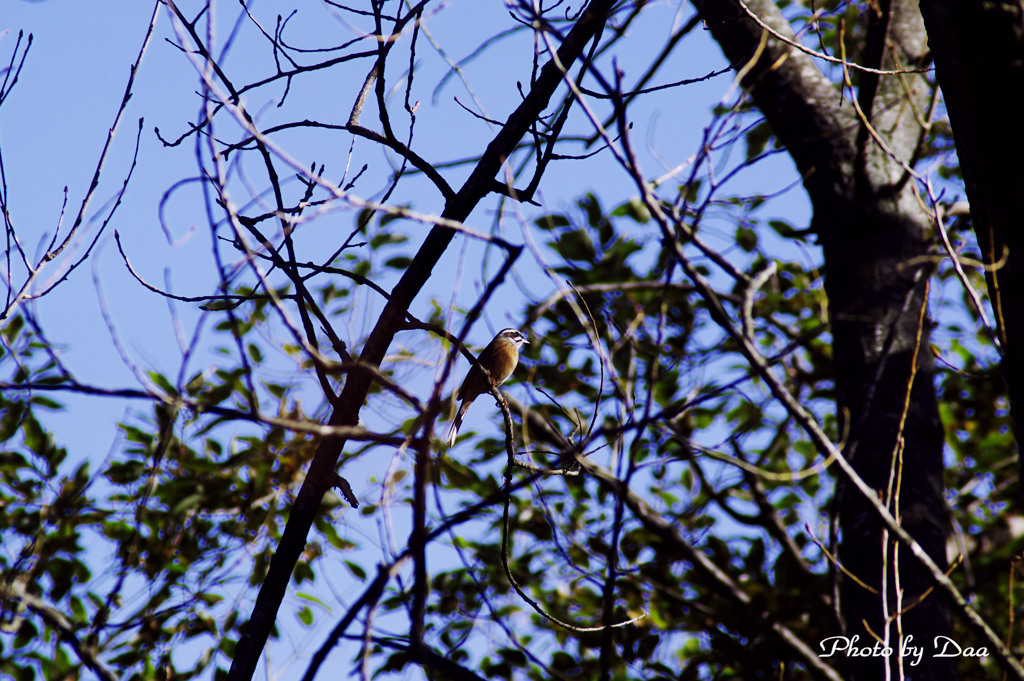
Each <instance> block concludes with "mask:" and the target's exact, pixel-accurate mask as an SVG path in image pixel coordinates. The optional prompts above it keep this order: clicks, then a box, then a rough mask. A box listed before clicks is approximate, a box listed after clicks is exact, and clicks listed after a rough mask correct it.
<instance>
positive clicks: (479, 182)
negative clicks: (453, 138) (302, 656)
mask: <svg viewBox="0 0 1024 681" xmlns="http://www.w3.org/2000/svg"><path fill="white" fill-rule="evenodd" d="M613 4H614V3H613V2H612V0H593V2H591V3H590V4H589V5H588V6H587V8H586V9H585V10H584V11H583V12H582V13H581V14H580V18H579V20H578V21H577V22H576V24H575V25H574V26H573V28H572V30H571V31H570V32H569V34H568V35H567V36H566V39H565V42H564V43H562V45H561V47H560V48H559V50H558V60H557V61H558V63H559V64H562V65H564V66H565V68H569V67H571V65H572V64H574V63H575V62H576V61H577V60H578V59H579V57H580V55H581V54H582V52H583V48H584V47H585V46H586V44H587V43H588V42H589V41H590V40H591V39H592V38H593V36H594V35H596V34H597V33H598V32H599V31H600V30H601V29H602V28H603V27H604V24H605V22H606V21H607V19H608V15H609V13H610V12H611V8H612V5H613ZM562 76H563V74H562V70H561V68H560V67H559V66H558V65H557V64H556V62H555V61H554V60H552V61H549V62H548V63H547V64H545V66H544V68H543V69H542V70H541V74H540V77H539V78H538V79H537V81H536V83H535V84H534V87H533V89H532V90H531V91H530V93H529V94H528V95H527V96H526V98H525V99H524V100H523V102H522V103H521V104H520V105H519V107H518V108H516V110H515V111H513V112H512V114H511V115H510V116H509V118H508V120H507V121H506V123H505V125H504V126H503V127H502V128H501V130H500V131H499V132H498V134H497V135H496V136H495V137H494V139H493V140H492V141H491V143H490V144H488V146H487V150H486V151H485V152H484V154H483V156H482V157H481V159H480V161H479V162H478V163H477V165H476V167H475V168H474V169H473V172H472V173H471V174H470V176H469V178H468V179H467V180H466V182H465V184H464V185H463V186H462V188H461V189H460V190H459V191H458V192H457V193H456V195H455V196H454V197H453V198H452V199H449V200H448V201H447V203H446V205H445V209H444V212H443V213H442V216H443V217H444V218H446V219H449V220H456V221H460V222H461V221H464V220H465V219H466V218H468V217H469V214H470V213H471V212H472V211H473V209H474V208H475V207H476V205H477V204H478V203H479V202H480V200H481V199H483V198H484V196H486V195H487V194H488V193H489V192H490V190H491V187H492V186H493V182H494V178H495V176H496V175H497V174H498V171H499V170H500V169H501V166H502V164H503V163H504V162H505V159H506V158H507V157H508V156H509V154H511V153H512V151H513V150H514V149H515V147H516V145H517V144H518V143H519V142H520V140H521V139H522V138H523V136H524V135H525V134H526V132H527V131H528V130H529V127H530V126H531V125H532V124H533V123H534V122H535V121H536V120H537V117H538V116H539V115H540V114H541V112H543V111H544V110H545V109H546V108H547V106H548V102H549V101H550V100H551V97H552V95H553V94H554V92H555V90H556V89H557V88H558V87H559V86H560V85H561V82H562ZM454 236H455V232H454V231H452V230H451V229H447V228H443V227H437V226H435V227H433V228H432V229H431V230H430V233H429V234H428V236H427V238H426V240H425V241H424V242H423V245H422V246H421V247H420V249H419V251H418V252H417V253H416V255H415V257H414V258H413V260H412V263H411V264H410V265H409V268H408V269H407V270H406V272H405V274H404V275H403V276H402V278H401V280H400V281H399V282H398V284H397V285H396V286H395V289H394V291H392V294H391V299H390V300H389V301H388V303H387V305H385V307H384V310H383V311H382V312H381V315H380V318H379V319H378V320H377V324H376V326H375V327H374V328H373V330H372V331H371V332H370V336H369V338H368V339H367V341H366V346H365V347H364V349H363V352H362V354H361V355H360V362H361V363H363V364H365V365H369V366H370V367H374V368H376V367H378V366H379V365H380V363H381V361H382V360H383V359H384V356H385V353H386V352H387V349H388V347H389V346H390V345H391V341H392V340H393V338H394V336H395V333H396V332H397V331H398V330H399V329H400V328H402V324H403V321H404V319H405V315H406V312H407V311H408V309H409V305H410V304H411V303H412V300H413V298H414V297H415V296H416V294H417V293H419V291H420V289H421V288H422V287H423V285H424V284H425V283H426V281H427V279H428V278H429V277H430V274H431V271H432V270H433V267H434V265H435V264H436V263H437V261H438V260H439V259H440V257H441V255H442V254H443V253H444V251H445V250H446V249H447V247H448V244H449V243H450V242H451V240H452V238H453V237H454ZM372 380H373V373H372V372H369V371H366V372H353V373H352V374H351V375H350V376H349V378H348V380H347V381H346V383H345V388H344V390H343V391H342V393H341V395H340V396H339V398H338V402H337V406H336V407H335V409H334V412H333V413H332V414H331V418H330V420H329V423H330V425H332V426H337V425H355V424H357V423H358V421H359V410H360V408H361V407H362V405H363V402H364V401H365V399H366V395H367V393H368V391H369V389H370V385H371V383H372ZM344 445H345V439H344V438H341V437H330V436H329V437H325V438H324V439H323V440H322V441H321V443H320V446H319V447H318V448H317V452H316V455H315V456H314V458H313V462H312V464H311V465H310V469H309V474H308V475H307V476H306V480H305V481H304V482H303V485H302V488H301V489H300V490H299V493H298V496H297V498H296V500H295V504H294V506H293V507H292V509H291V513H290V515H289V517H288V524H287V525H286V526H285V529H284V533H283V535H282V537H281V542H280V544H279V545H278V548H277V551H276V552H275V554H274V557H273V559H272V560H271V563H270V569H269V570H268V572H267V577H266V579H265V580H264V582H263V585H262V586H261V588H260V592H259V595H258V596H257V598H256V604H255V606H254V607H253V612H252V617H251V618H250V620H249V623H248V625H247V626H246V628H245V633H244V634H243V635H242V638H241V640H239V642H238V646H237V647H236V649H235V656H234V659H233V660H232V664H231V669H230V671H229V672H228V679H229V681H248V680H249V679H251V678H252V675H253V673H254V672H255V670H256V664H257V662H258V661H259V658H260V655H261V654H262V652H263V648H264V646H265V645H266V642H267V638H268V636H269V635H270V631H271V629H273V626H274V621H275V620H276V618H277V611H278V608H279V607H280V605H281V601H282V599H283V598H284V595H285V592H286V591H287V588H288V582H289V581H290V579H291V574H292V569H293V568H294V567H295V563H296V561H297V560H298V557H299V555H300V554H301V552H302V550H303V549H304V548H305V545H306V536H307V535H308V533H309V528H310V527H311V526H312V524H313V519H314V518H315V517H316V514H317V511H318V509H319V507H320V502H321V500H322V499H323V495H324V494H325V493H326V491H327V490H328V489H329V488H330V485H331V483H332V481H333V480H334V479H336V477H337V474H336V472H335V466H336V465H337V462H338V458H339V457H340V456H341V451H342V449H343V447H344Z"/></svg>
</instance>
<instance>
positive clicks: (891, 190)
mask: <svg viewBox="0 0 1024 681" xmlns="http://www.w3.org/2000/svg"><path fill="white" fill-rule="evenodd" d="M694 4H695V5H696V6H697V9H698V11H699V12H700V13H701V15H702V17H703V18H704V20H705V21H706V23H707V25H708V27H709V29H710V30H711V33H712V35H713V36H714V38H715V40H717V41H718V43H719V44H720V45H721V47H722V50H723V51H724V52H725V54H726V56H727V58H728V59H729V60H730V61H731V62H732V64H733V66H734V68H736V69H741V68H744V67H749V70H748V72H747V74H746V76H745V77H744V79H743V85H744V87H745V88H747V90H748V91H749V92H750V94H751V96H752V98H753V100H754V102H755V103H756V104H757V106H758V108H759V109H760V110H761V112H762V113H763V114H764V116H765V118H766V119H767V121H768V123H769V124H770V125H771V126H772V129H773V131H774V132H775V134H776V136H777V137H778V138H779V140H780V141H781V142H782V143H783V144H784V145H785V147H786V149H787V150H788V151H789V153H790V154H791V155H792V157H793V159H794V161H795V162H796V166H797V168H798V170H799V171H800V173H801V175H802V177H803V182H804V186H805V188H806V190H807V192H808V194H809V196H810V199H811V203H812V206H813V209H814V217H813V219H812V224H811V227H812V229H813V230H814V231H815V232H816V233H817V235H818V237H819V240H820V243H821V244H822V247H823V249H824V257H825V270H826V283H825V288H826V292H827V293H828V297H829V314H830V318H831V322H832V334H833V343H834V345H833V350H834V353H833V354H834V360H835V381H836V397H837V411H838V415H839V421H840V423H841V424H843V429H844V433H843V435H844V436H845V449H844V451H845V453H846V455H847V456H848V457H849V458H850V459H851V460H852V462H853V464H854V466H855V468H856V469H857V471H858V473H859V474H860V476H861V477H863V478H864V480H865V481H866V482H867V483H868V484H869V485H870V486H871V487H872V488H873V489H875V490H876V491H877V492H878V494H879V496H880V498H883V499H887V500H888V503H889V506H890V509H892V510H893V511H894V513H895V514H896V516H897V517H898V518H901V519H902V522H903V525H904V527H905V528H906V529H907V531H908V532H909V533H910V534H911V535H912V536H913V537H915V538H916V539H917V541H918V542H920V544H921V545H922V546H923V547H924V548H925V550H926V551H927V552H928V553H929V555H930V556H931V557H932V558H933V559H934V560H935V561H936V563H938V564H939V565H943V566H944V565H945V564H946V559H945V542H946V536H947V534H948V530H947V526H948V521H947V516H946V508H945V502H944V499H943V493H942V444H943V432H942V424H941V422H940V420H939V414H938V404H937V399H936V392H935V384H934V367H933V364H932V357H931V354H930V352H929V351H928V327H929V324H928V318H927V291H928V288H927V283H928V279H929V275H930V269H929V268H928V267H927V266H926V265H923V264H920V263H917V264H915V260H914V259H915V258H916V257H917V256H921V255H924V254H925V253H926V252H927V247H928V244H927V235H928V230H929V222H928V217H927V215H926V214H925V213H924V211H922V210H921V208H920V206H919V205H918V202H917V199H916V198H915V197H914V196H913V194H912V191H911V190H912V187H911V183H910V181H909V178H908V177H907V176H906V173H905V172H904V169H903V167H902V166H901V163H900V161H902V162H909V161H910V159H911V158H912V157H913V155H914V152H915V150H916V149H917V147H918V145H919V144H920V142H921V140H922V138H923V135H924V130H923V127H922V125H921V124H920V122H919V118H918V116H917V115H915V112H917V113H920V114H921V115H923V112H926V111H927V109H928V103H929V99H930V97H931V96H932V89H931V88H930V86H929V84H928V83H927V82H926V80H925V79H924V78H922V77H919V76H917V75H916V74H902V75H901V76H880V75H876V74H871V73H867V72H863V71H861V72H856V73H854V74H851V78H852V79H853V80H854V82H856V84H857V86H858V87H857V92H856V95H855V97H856V99H855V100H853V101H851V93H850V91H849V89H847V91H846V92H845V93H843V92H840V89H839V87H837V86H836V85H835V84H834V83H832V82H831V81H830V80H829V79H828V78H827V77H826V76H825V75H824V74H823V73H822V72H821V70H820V69H819V68H818V66H817V65H816V63H815V62H814V59H813V58H812V57H810V56H809V55H807V54H805V53H803V52H800V51H798V50H795V49H793V48H792V47H790V46H788V45H786V44H785V43H783V42H782V41H780V40H778V39H776V38H773V37H769V38H768V40H767V44H766V45H765V48H764V49H763V51H762V52H761V53H760V56H759V58H758V60H757V62H756V63H754V64H752V65H751V64H750V62H751V60H752V59H753V58H754V57H755V55H756V54H757V50H758V47H759V44H760V43H761V40H762V35H763V33H764V29H763V28H762V27H761V26H760V25H758V24H757V23H756V22H755V21H753V20H752V19H751V18H750V17H749V16H748V15H747V13H746V12H745V11H744V9H743V7H742V6H741V5H739V3H737V2H736V1H735V0H729V1H724V0H697V1H696V2H695V3H694ZM745 5H746V6H747V7H748V8H749V9H750V10H752V11H753V12H754V13H756V14H757V15H758V17H759V18H760V19H761V20H762V21H763V22H765V23H766V24H768V25H769V26H771V28H772V29H773V30H774V31H776V32H777V33H779V34H781V35H783V36H788V37H789V38H792V37H793V34H792V31H791V29H790V26H789V23H788V22H787V20H786V19H785V18H784V17H783V16H782V15H781V13H780V12H779V10H778V8H777V7H776V6H775V4H773V3H771V2H768V1H767V0H746V2H745ZM881 10H882V11H881V14H880V15H879V16H875V15H871V16H870V18H869V19H868V20H867V21H868V25H867V26H866V27H865V28H864V31H863V38H862V43H861V44H860V50H859V55H858V62H859V63H860V64H862V65H865V66H869V67H873V68H876V69H895V68H908V67H914V66H916V65H917V64H920V63H922V62H923V61H924V60H925V59H926V54H925V52H926V50H925V34H924V26H923V24H922V22H921V17H920V14H919V13H918V11H917V7H916V4H915V3H911V2H909V1H907V0H897V1H895V2H893V3H891V6H890V5H889V4H888V3H884V2H883V3H882V5H881ZM847 40H848V41H849V42H853V40H852V39H851V38H848V39H847ZM894 53H895V59H898V61H899V63H898V64H897V63H896V61H894V56H893V55H894ZM854 101H855V102H856V104H855V103H854ZM868 122H869V123H870V126H869V125H868V124H867V123H868ZM876 137H877V138H880V140H881V142H884V145H885V147H886V148H887V149H888V151H886V150H885V149H883V148H882V146H881V144H880V143H879V139H876ZM893 156H895V157H896V158H897V159H899V161H897V160H895V159H894V158H893ZM837 508H838V512H839V530H840V534H841V543H840V553H839V561H840V562H841V563H842V565H843V567H844V568H845V569H846V570H848V571H849V572H850V573H852V574H854V575H856V576H857V578H859V579H860V580H861V581H863V582H864V583H866V584H868V585H870V586H871V587H872V588H873V589H875V590H876V591H877V592H878V593H881V592H882V590H883V583H884V585H885V590H886V592H887V593H888V595H889V598H888V599H886V600H885V601H883V599H881V598H879V597H878V596H877V595H874V594H872V593H871V592H870V591H868V590H866V589H865V588H864V587H862V586H860V585H859V584H857V583H856V582H855V581H853V580H851V579H849V578H845V577H841V580H842V588H841V592H840V593H841V604H840V608H839V610H840V615H841V620H842V622H841V626H842V627H843V628H844V630H845V634H846V636H848V637H853V636H858V637H859V638H858V641H857V645H858V646H859V647H870V646H872V645H874V643H875V638H874V636H873V635H872V634H871V633H869V631H868V630H866V629H865V624H864V623H865V622H866V623H867V626H868V627H870V631H871V632H874V633H875V634H877V635H878V636H879V637H880V638H882V639H883V640H885V641H887V642H888V645H889V646H890V647H891V648H893V649H894V650H895V651H897V652H894V653H893V654H892V655H890V656H889V657H888V658H886V657H851V658H849V668H850V672H851V675H852V677H853V678H855V679H861V680H867V681H875V680H877V679H882V678H886V677H885V670H884V665H885V664H886V662H887V661H888V664H889V665H890V666H891V667H892V670H893V677H892V678H899V676H898V671H897V670H896V666H897V665H898V664H899V655H898V650H899V646H900V643H899V641H900V639H899V636H900V634H902V636H903V638H904V639H907V638H908V637H909V636H913V640H912V641H911V642H910V643H911V644H912V645H927V646H930V645H931V642H932V640H933V637H934V636H937V635H947V636H948V635H949V633H950V619H949V614H948V610H947V608H946V606H945V603H944V602H941V601H940V600H939V598H938V597H937V596H934V595H933V596H931V597H929V598H926V599H925V600H924V602H922V603H921V604H920V605H917V606H916V607H914V608H912V609H910V610H909V611H907V612H906V613H905V614H903V615H902V617H901V618H899V621H898V623H897V622H894V621H893V619H892V617H890V619H889V620H888V622H889V626H888V627H887V626H886V615H890V616H893V615H894V613H896V612H898V611H900V610H901V609H903V610H905V609H906V608H907V607H908V606H910V605H911V604H913V603H914V602H915V601H916V599H917V597H919V596H921V595H922V594H923V593H924V592H925V591H926V590H927V589H928V588H929V586H930V585H931V582H930V579H929V578H928V577H927V576H926V573H925V571H924V570H923V568H921V567H920V566H919V565H918V564H917V561H915V560H914V559H913V558H912V557H911V556H910V554H909V552H908V551H907V550H906V549H900V548H897V547H896V546H895V545H894V544H893V542H892V540H891V539H889V538H888V537H887V536H886V535H885V534H884V533H883V531H882V524H881V522H880V521H879V520H878V518H877V516H876V514H875V513H874V512H873V511H872V509H871V508H870V506H869V504H868V502H867V501H866V500H865V499H863V498H862V497H861V496H860V495H859V494H858V493H857V492H856V491H855V489H854V488H853V487H852V486H849V485H846V484H845V481H843V480H840V481H839V485H838V488H837ZM883 547H884V550H883ZM896 566H898V568H899V570H898V571H896V570H895V569H894V568H895V567H896ZM897 592H900V593H901V594H902V600H900V599H899V598H898V597H897ZM911 661H912V660H910V659H905V660H904V678H908V679H909V678H913V679H953V678H955V668H954V666H953V665H952V664H951V663H950V660H948V659H942V658H938V659H936V658H932V657H929V656H922V658H921V662H920V664H918V665H917V666H914V667H911V666H909V662H911Z"/></svg>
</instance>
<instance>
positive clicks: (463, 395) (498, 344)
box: [448, 329, 530, 447]
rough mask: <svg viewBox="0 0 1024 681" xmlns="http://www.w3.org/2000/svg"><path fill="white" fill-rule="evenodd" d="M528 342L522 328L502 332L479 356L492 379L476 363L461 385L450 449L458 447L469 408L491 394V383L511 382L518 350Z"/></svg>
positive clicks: (449, 433)
mask: <svg viewBox="0 0 1024 681" xmlns="http://www.w3.org/2000/svg"><path fill="white" fill-rule="evenodd" d="M529 342H530V341H528V340H526V337H525V336H524V335H523V332H522V331H520V330H519V329H502V330H501V331H499V332H498V335H497V336H495V337H494V339H493V340H492V341H491V342H490V343H488V344H487V347H486V348H484V351H483V352H481V353H480V357H479V362H480V366H482V367H484V368H485V369H487V371H489V372H490V374H491V376H490V380H488V377H487V376H485V375H484V372H482V371H481V370H480V367H479V366H477V365H476V364H474V365H473V366H472V367H471V368H470V370H469V373H468V374H466V380H464V381H463V382H462V388H461V389H459V394H458V396H457V397H456V399H459V400H462V405H461V406H460V407H459V413H457V414H456V415H455V420H454V421H452V428H451V430H449V431H448V446H449V447H452V446H454V445H455V439H456V438H457V437H458V436H459V427H460V426H461V425H462V420H463V419H464V418H466V412H467V411H468V410H469V405H471V404H473V400H475V399H476V398H478V397H480V396H481V395H483V394H484V393H486V392H489V391H490V389H491V386H490V381H494V385H495V386H499V385H501V384H502V383H504V382H505V381H507V380H508V377H509V376H511V375H512V372H513V371H515V369H516V365H517V364H519V348H520V347H522V345H523V343H529Z"/></svg>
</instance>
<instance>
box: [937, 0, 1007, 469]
mask: <svg viewBox="0 0 1024 681" xmlns="http://www.w3.org/2000/svg"><path fill="white" fill-rule="evenodd" d="M921 12H922V14H923V15H924V20H925V23H926V24H927V26H928V44H929V46H930V47H931V49H932V52H933V56H934V59H935V71H936V74H937V75H938V78H939V84H940V85H941V86H942V93H943V100H944V101H945V104H946V110H947V111H948V112H949V120H950V123H951V124H952V126H953V137H954V138H955V140H956V150H957V156H958V157H959V158H960V169H961V171H962V172H963V175H964V183H965V185H966V187H967V197H968V199H970V202H971V219H972V221H973V222H974V230H975V232H976V233H977V235H978V245H979V246H980V247H981V252H982V258H983V259H984V261H985V263H986V264H987V265H990V266H991V267H990V268H989V271H988V272H987V273H986V276H987V278H988V288H989V297H990V298H991V300H992V307H993V309H994V311H995V323H996V325H997V334H998V337H999V341H1000V344H1001V345H1002V350H1003V376H1004V378H1005V379H1006V382H1007V384H1008V386H1009V391H1010V409H1011V414H1012V415H1013V421H1014V424H1015V425H1016V430H1017V435H1018V441H1019V439H1020V435H1021V433H1022V432H1024V430H1022V429H1024V357H1022V356H1021V349H1022V348H1024V307H1022V306H1021V304H1020V302H1019V300H1018V298H1019V297H1020V295H1021V292H1022V291H1024V255H1022V254H1024V164H1022V163H1021V159H1022V158H1024V128H1022V127H1021V125H1020V112H1021V111H1024V5H1022V3H1021V2H1020V0H1016V1H1015V2H1005V1H1004V2H952V0H923V1H922V2H921ZM1004 257H1005V262H1002V263H1001V264H998V265H997V263H1000V261H1001V260H1002V259H1003V258H1004ZM1021 461H1022V469H1024V458H1022V460H1021Z"/></svg>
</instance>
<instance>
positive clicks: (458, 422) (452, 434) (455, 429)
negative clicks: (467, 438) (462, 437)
mask: <svg viewBox="0 0 1024 681" xmlns="http://www.w3.org/2000/svg"><path fill="white" fill-rule="evenodd" d="M469 405H470V403H469V402H468V401H465V400H464V401H463V402H462V406H461V407H459V413H458V414H456V415H455V418H454V419H453V420H452V427H451V428H450V429H449V430H448V447H454V446H455V440H456V439H457V438H458V437H459V428H460V427H462V420H463V419H464V418H466V410H467V409H469Z"/></svg>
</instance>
